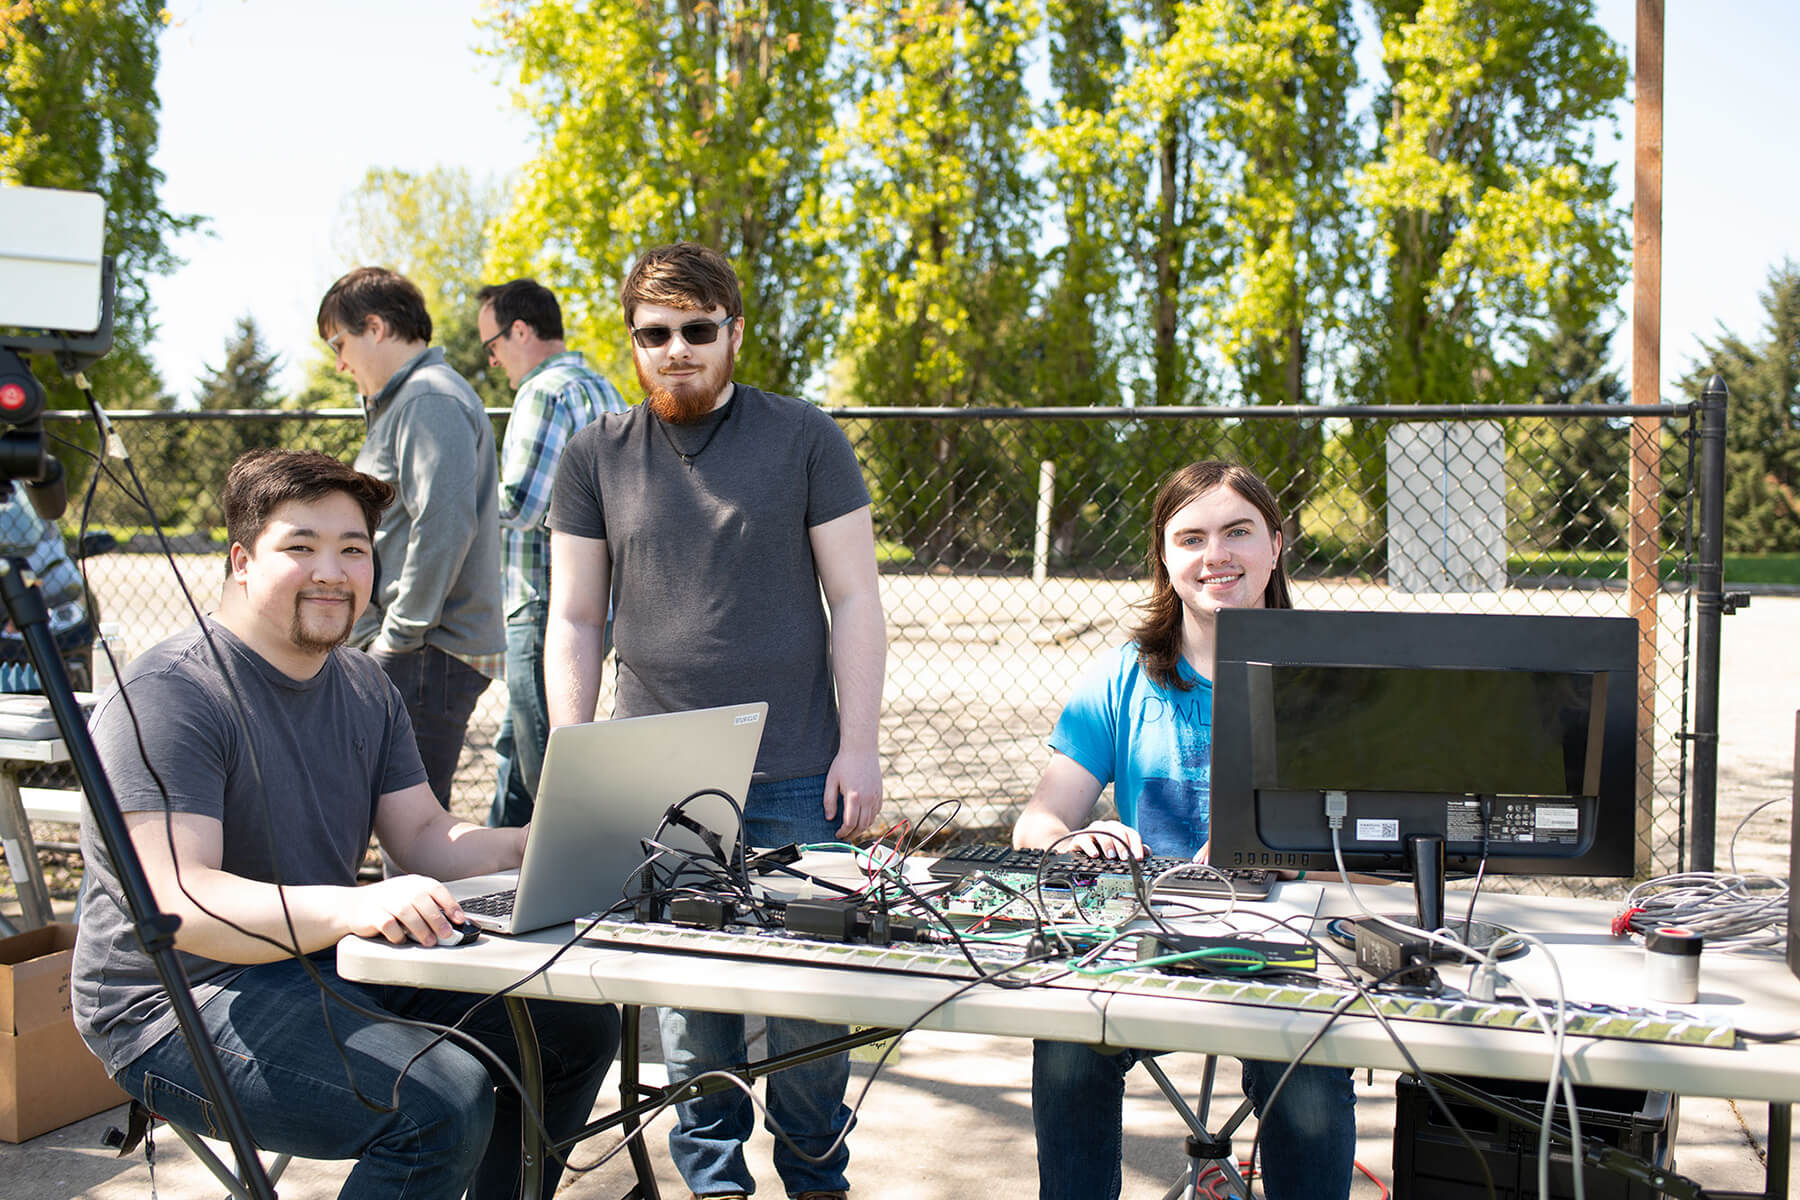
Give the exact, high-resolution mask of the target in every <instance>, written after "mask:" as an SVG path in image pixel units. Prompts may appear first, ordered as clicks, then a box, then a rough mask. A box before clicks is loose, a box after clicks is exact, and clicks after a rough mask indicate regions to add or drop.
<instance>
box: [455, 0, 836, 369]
mask: <svg viewBox="0 0 1800 1200" xmlns="http://www.w3.org/2000/svg"><path fill="white" fill-rule="evenodd" d="M836 25H837V17H836V13H835V10H834V7H833V5H832V4H831V3H829V2H828V0H503V2H502V3H501V4H500V5H499V13H498V16H497V17H496V19H495V21H494V23H493V26H492V28H493V29H494V31H495V33H496V35H497V37H498V41H499V50H500V53H501V54H502V55H503V56H505V57H506V58H508V59H510V60H511V61H512V62H513V63H515V64H516V65H517V67H518V71H519V77H520V86H521V97H522V99H523V101H524V103H525V104H526V106H527V107H528V109H529V111H530V112H531V114H532V118H533V120H534V121H535V123H536V124H537V127H538V130H539V134H540V137H541V139H542V141H541V145H540V147H539V150H538V153H537V156H536V157H535V158H534V159H533V161H532V162H531V163H530V164H529V165H528V166H527V167H526V169H525V172H524V179H523V181H522V183H521V185H520V187H519V191H518V194H517V197H516V200H515V204H514V207H513V209H512V211H511V213H510V214H509V216H508V217H507V219H506V220H505V221H504V222H503V223H502V225H501V227H500V230H499V237H498V244H497V245H496V247H495V249H494V252H493V253H492V254H491V255H490V256H489V268H490V272H491V273H492V274H495V275H496V276H501V277H506V276H512V275H520V274H535V275H537V276H538V277H539V278H540V279H543V280H544V281H545V282H546V284H548V285H550V286H552V287H554V288H556V289H557V291H558V297H559V299H560V300H561V301H562V302H563V306H564V309H565V313H566V315H567V316H568V317H569V318H570V320H571V324H573V325H574V327H575V329H576V330H577V334H576V336H577V338H578V339H579V340H580V341H581V342H583V343H584V344H585V345H587V346H590V347H594V348H595V350H596V351H597V350H598V348H599V347H601V346H620V347H622V346H623V345H624V329H623V328H622V326H621V324H620V314H619V311H618V303H617V296H618V289H619V284H620V282H621V281H622V280H623V278H624V275H625V272H626V270H627V269H628V268H629V267H630V264H631V262H632V261H633V260H634V259H635V258H636V256H637V255H638V254H639V253H641V252H642V251H643V250H645V249H647V248H649V247H650V246H652V245H655V244H658V243H662V242H673V241H680V240H691V241H699V242H704V243H706V244H707V245H710V246H713V247H714V248H716V249H718V250H720V251H721V252H723V253H724V254H725V255H726V257H728V258H729V259H730V260H731V261H732V264H733V265H734V266H735V267H736V269H737V273H738V277H739V281H740V283H741V284H742V286H743V290H744V306H745V324H746V329H747V331H748V335H747V337H746V338H745V342H744V349H743V351H742V353H741V354H740V355H739V359H738V368H737V374H738V377H739V378H741V379H744V380H745V381H746V382H750V383H754V384H756V385H758V386H761V387H767V388H770V389H772V390H775V391H781V392H787V393H790V394H791V393H795V392H799V391H801V390H803V389H804V387H805V386H806V384H807V381H808V379H809V378H810V377H811V376H812V374H813V373H814V372H815V371H817V370H819V369H820V368H821V367H822V365H823V357H824V354H825V350H826V347H827V346H828V345H829V343H830V340H831V335H832V333H833V331H834V328H835V326H836V324H837V322H838V320H839V311H838V302H839V299H840V297H841V268H840V267H839V265H838V264H837V262H836V261H835V260H834V258H833V255H832V248H831V246H830V245H829V243H828V242H827V240H826V239H825V237H824V236H823V234H822V233H821V232H820V230H819V227H818V206H819V200H820V191H821V188H822V174H821V159H822V155H823V151H824V141H825V138H826V136H827V134H828V133H829V131H830V129H831V126H832V122H833V111H832V99H831V96H832V93H831V87H832V78H833V74H832V64H831V53H832V48H833V44H834V38H835V31H836ZM559 285H560V286H559Z"/></svg>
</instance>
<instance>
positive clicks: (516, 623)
mask: <svg viewBox="0 0 1800 1200" xmlns="http://www.w3.org/2000/svg"><path fill="white" fill-rule="evenodd" d="M549 613H550V606H549V605H547V604H545V603H544V602H543V601H541V600H534V601H532V602H531V603H530V604H527V605H526V606H525V607H524V608H521V609H520V610H519V611H518V612H516V613H514V614H513V615H512V616H511V617H510V618H508V620H507V622H506V716H505V717H503V718H502V719H501V721H500V735H499V736H498V737H497V738H495V739H494V753H495V755H496V756H497V757H498V758H499V760H500V771H499V779H498V781H497V783H496V786H495V789H494V805H493V809H492V811H490V812H489V813H488V824H489V825H506V826H513V827H517V826H520V825H523V824H525V823H526V822H527V821H529V820H531V813H532V810H533V809H534V808H536V807H537V789H538V776H539V775H541V774H542V773H543V770H544V746H545V745H546V744H547V743H548V742H549V740H550V703H549V701H548V700H547V699H545V697H544V624H545V622H546V621H547V620H548V619H549Z"/></svg>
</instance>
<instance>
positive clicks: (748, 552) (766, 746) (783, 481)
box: [544, 242, 887, 1200]
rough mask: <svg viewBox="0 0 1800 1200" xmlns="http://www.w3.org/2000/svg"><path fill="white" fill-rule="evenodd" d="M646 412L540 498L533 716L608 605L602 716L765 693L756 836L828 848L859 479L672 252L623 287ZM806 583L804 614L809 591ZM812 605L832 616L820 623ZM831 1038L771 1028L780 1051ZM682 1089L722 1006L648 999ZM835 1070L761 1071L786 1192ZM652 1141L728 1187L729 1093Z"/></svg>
mask: <svg viewBox="0 0 1800 1200" xmlns="http://www.w3.org/2000/svg"><path fill="white" fill-rule="evenodd" d="M620 300H621V303H622V305H623V307H624V310H625V324H626V327H627V328H628V329H630V330H631V338H632V357H633V361H634V362H635V364H636V367H637V375H638V380H639V382H640V383H642V384H643V387H644V392H645V401H644V403H643V404H641V405H639V406H638V407H636V408H634V409H633V410H631V412H629V413H626V414H622V415H618V416H604V417H602V418H600V420H599V421H597V422H595V423H594V424H593V425H590V426H589V427H588V428H586V429H584V430H582V431H581V432H580V433H578V434H576V435H575V437H574V438H573V440H571V441H570V443H569V449H568V451H567V453H566V454H565V455H564V456H563V462H562V466H561V468H560V469H559V470H558V472H557V477H556V488H555V491H554V493H553V496H552V499H551V502H550V529H551V538H550V544H551V552H552V555H553V557H554V559H555V562H556V573H555V576H554V577H553V579H552V580H551V587H550V624H549V628H548V630H547V633H546V636H545V648H544V649H545V658H546V669H545V677H546V679H547V680H548V681H549V699H550V720H551V723H552V724H553V725H563V724H569V723H571V722H577V721H588V720H592V719H593V718H594V716H595V711H594V710H595V706H596V704H597V703H598V700H599V692H600V658H601V653H602V651H603V649H604V631H605V627H606V617H607V603H608V600H609V598H610V599H611V602H612V604H613V632H614V636H615V644H616V648H617V652H618V664H619V665H618V671H619V677H618V698H617V701H616V703H615V705H614V708H613V713H612V715H613V716H615V717H635V716H641V715H644V714H647V713H660V712H676V711H681V710H685V709H695V708H710V707H714V706H718V705H723V704H735V703H740V702H744V701H754V700H767V701H768V702H769V716H768V728H767V731H766V732H765V733H764V735H763V740H762V748H761V750H760V752H759V753H758V756H757V762H756V773H755V776H754V777H753V779H752V782H751V784H750V788H749V792H748V794H747V795H746V796H745V799H744V830H743V835H744V840H745V842H746V843H747V844H749V845H754V846H780V845H784V844H786V843H788V842H801V843H805V842H825V841H832V840H837V839H842V838H849V837H852V836H854V835H855V834H857V833H858V832H860V831H862V830H863V829H866V828H867V827H868V826H869V824H870V822H872V821H873V820H874V819H875V816H876V814H877V812H879V811H880V808H881V767H880V762H879V759H878V757H877V754H876V727H877V718H878V716H879V712H880V708H881V686H882V676H883V671H884V667H885V661H886V656H887V634H886V626H885V623H884V620H883V617H882V611H881V596H880V592H879V588H878V585H877V577H876V572H875V540H874V531H873V525H872V523H871V520H870V513H869V492H868V488H867V487H866V486H865V485H864V483H863V478H862V472H861V470H860V468H859V467H858V465H857V462H856V458H855V456H854V455H853V454H852V453H851V450H850V443H849V441H848V440H847V439H846V438H845V437H844V435H843V432H842V431H841V430H839V429H838V427H837V425H836V424H835V423H834V422H833V421H832V420H831V418H829V417H827V416H826V415H825V414H824V413H822V412H820V411H819V410H818V409H817V408H815V407H814V406H812V405H810V404H807V403H805V402H804V401H800V400H795V399H792V398H790V397H787V396H777V395H772V394H770V393H768V392H763V391H760V390H758V389H756V388H753V387H747V386H745V385H744V384H741V383H736V382H734V381H733V380H732V368H733V366H734V364H735V361H736V356H737V350H738V347H739V346H741V345H742V344H743V340H744V320H743V311H744V310H743V301H742V299H741V298H740V295H739V290H738V281H737V277H736V275H735V274H733V272H732V269H731V265H730V264H729V263H728V262H726V261H725V259H724V258H723V257H722V256H720V255H719V254H718V253H717V252H715V251H713V250H710V249H708V248H706V247H704V246H698V245H694V244H692V243H688V242H683V243H680V244H677V245H673V246H662V247H659V248H657V249H655V250H651V251H649V252H648V253H647V254H645V255H644V256H643V257H642V258H640V259H639V260H638V262H637V264H636V265H635V266H633V267H632V269H631V273H630V274H629V275H628V276H627V277H626V280H625V285H624V288H623V289H622V292H621V295H620ZM821 591H822V592H823V595H824V600H823V603H821V601H820V593H821ZM827 609H829V614H830V621H829V624H828V623H827V620H826V616H827ZM844 1032H845V1030H844V1029H843V1027H842V1026H837V1027H832V1026H821V1025H818V1024H814V1023H811V1022H805V1021H793V1020H783V1019H771V1020H770V1021H769V1023H768V1048H769V1051H770V1052H771V1053H774V1054H784V1053H787V1052H788V1051H791V1050H794V1049H796V1048H799V1047H802V1046H805V1045H808V1044H811V1043H815V1042H819V1041H823V1040H825V1039H826V1038H827V1037H832V1036H838V1035H841V1034H843V1033H844ZM662 1034H663V1056H664V1061H665V1062H666V1063H667V1064H668V1068H669V1075H670V1078H671V1079H674V1080H679V1079H684V1078H688V1077H690V1076H693V1075H696V1074H699V1073H700V1072H702V1071H707V1070H711V1069H715V1068H720V1067H728V1066H731V1065H732V1064H735V1063H741V1062H744V1061H745V1060H746V1054H745V1049H744V1021H743V1018H742V1017H741V1016H737V1015H734V1014H721V1013H701V1012H686V1011H682V1010H678V1009H665V1010H663V1013H662ZM849 1071H850V1068H849V1060H848V1056H846V1055H837V1056H834V1057H832V1058H828V1059H825V1060H822V1061H819V1062H814V1063H810V1064H807V1065H805V1066H800V1067H794V1068H791V1069H789V1070H785V1071H780V1072H777V1073H776V1074H774V1075H772V1076H770V1077H769V1085H768V1089H769V1090H768V1096H769V1118H770V1122H771V1124H773V1125H779V1126H780V1128H781V1129H782V1131H783V1132H784V1133H785V1134H786V1135H787V1136H788V1137H790V1138H792V1139H793V1141H794V1143H795V1144H796V1145H798V1146H799V1147H800V1149H801V1150H803V1151H804V1152H805V1153H806V1154H807V1155H810V1156H812V1157H814V1158H818V1159H821V1160H822V1161H819V1162H817V1163H814V1162H808V1161H807V1160H806V1159H805V1158H802V1157H801V1156H799V1155H797V1154H795V1153H794V1152H793V1151H792V1150H790V1149H789V1148H788V1146H787V1145H786V1144H785V1143H784V1142H782V1141H780V1140H779V1139H778V1140H777V1141H776V1144H775V1148H774V1158H775V1167H776V1170H777V1171H778V1172H779V1173H780V1175H781V1182H782V1185H783V1190H784V1191H785V1192H786V1193H787V1194H788V1195H790V1196H796V1197H802V1198H808V1200H831V1198H833V1197H837V1198H841V1197H842V1196H843V1195H844V1191H845V1189H846V1188H847V1187H848V1186H849V1184H848V1182H847V1180H846V1179H845V1174H844V1171H845V1167H846V1166H847V1165H848V1162H849V1157H850V1155H849V1150H848V1148H847V1147H846V1146H845V1145H844V1144H843V1142H842V1141H841V1140H840V1137H841V1135H842V1134H843V1133H844V1131H845V1130H846V1128H847V1125H848V1122H849V1119H850V1110H849V1109H848V1108H846V1107H845V1105H844V1102H843V1096H844V1087H845V1084H846V1083H847V1082H848V1079H849ZM678 1116H679V1120H678V1122H677V1125H676V1128H675V1129H674V1131H673V1132H671V1133H670V1135H669V1149H670V1153H671V1156H672V1157H673V1158H674V1160H675V1164H676V1166H677V1167H678V1168H679V1169H680V1170H681V1173H682V1176H683V1178H684V1179H686V1181H687V1184H688V1187H689V1188H690V1189H692V1191H693V1192H694V1194H695V1195H696V1196H732V1197H741V1196H745V1195H747V1194H748V1193H749V1192H750V1191H751V1190H752V1189H753V1188H754V1187H755V1181H754V1180H753V1179H751V1177H750V1170H749V1167H748V1165H747V1164H746V1162H745V1159H744V1151H743V1143H744V1142H745V1141H746V1140H748V1138H749V1137H750V1135H751V1133H752V1132H753V1131H754V1128H755V1123H754V1122H755V1112H754V1110H753V1108H752V1106H751V1103H750V1101H749V1099H748V1098H747V1097H746V1096H745V1095H744V1094H743V1093H742V1092H740V1091H738V1090H737V1089H736V1088H729V1089H726V1090H724V1091H721V1092H717V1093H714V1094H712V1095H709V1096H703V1097H701V1098H699V1099H696V1100H690V1101H687V1102H686V1103H683V1104H681V1105H679V1106H678Z"/></svg>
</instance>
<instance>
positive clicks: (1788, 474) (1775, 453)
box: [1681, 259, 1800, 553]
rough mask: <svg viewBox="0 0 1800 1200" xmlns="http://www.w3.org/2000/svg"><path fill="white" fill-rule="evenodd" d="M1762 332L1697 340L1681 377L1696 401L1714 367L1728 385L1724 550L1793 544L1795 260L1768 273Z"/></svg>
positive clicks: (1799, 269)
mask: <svg viewBox="0 0 1800 1200" xmlns="http://www.w3.org/2000/svg"><path fill="white" fill-rule="evenodd" d="M1762 302H1763V308H1764V310H1765V311H1766V312H1767V313H1768V325H1767V331H1768V336H1767V338H1766V339H1765V340H1764V341H1762V342H1760V343H1757V344H1751V343H1749V342H1746V341H1744V340H1743V339H1742V338H1740V337H1738V336H1737V335H1736V334H1734V333H1731V332H1729V331H1727V332H1725V333H1723V334H1721V335H1720V337H1719V338H1718V339H1717V340H1716V341H1712V342H1704V341H1703V342H1702V343H1701V354H1700V356H1699V357H1698V358H1696V359H1695V360H1694V361H1693V363H1692V365H1691V368H1690V370H1689V371H1688V374H1687V375H1686V377H1685V378H1683V380H1682V382H1681V386H1682V390H1683V391H1685V392H1686V393H1687V394H1688V395H1689V396H1691V397H1693V398H1694V399H1696V400H1697V399H1699V398H1700V394H1701V391H1702V390H1703V389H1704V388H1705V387H1706V382H1707V380H1708V379H1709V378H1711V377H1712V375H1713V374H1714V373H1715V372H1716V373H1718V374H1719V375H1720V376H1722V377H1723V378H1724V380H1725V386H1726V387H1727V388H1729V389H1730V390H1731V399H1730V401H1729V402H1728V404H1727V407H1726V410H1725V411H1726V429H1725V457H1726V469H1725V549H1726V550H1728V551H1737V552H1740V553H1745V552H1748V553H1758V552H1764V551H1778V550H1780V551H1792V550H1800V264H1796V263H1794V262H1793V260H1791V259H1790V260H1788V261H1785V262H1783V263H1782V264H1781V265H1780V266H1778V267H1775V268H1774V269H1772V270H1771V271H1770V272H1769V286H1768V288H1767V290H1766V291H1764V292H1763V295H1762Z"/></svg>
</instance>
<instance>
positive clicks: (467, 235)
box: [306, 167, 512, 407]
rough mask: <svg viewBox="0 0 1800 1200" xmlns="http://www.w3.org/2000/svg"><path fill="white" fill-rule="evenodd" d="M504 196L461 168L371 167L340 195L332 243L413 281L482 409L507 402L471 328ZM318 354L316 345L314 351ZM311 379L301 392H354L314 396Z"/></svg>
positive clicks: (435, 333) (435, 331)
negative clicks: (346, 193) (336, 233)
mask: <svg viewBox="0 0 1800 1200" xmlns="http://www.w3.org/2000/svg"><path fill="white" fill-rule="evenodd" d="M504 196H505V190H504V188H503V187H502V186H501V185H500V184H499V183H498V182H496V181H494V180H492V179H477V178H476V177H475V176H473V175H472V174H470V173H469V172H468V171H466V170H463V169H461V168H450V167H435V168H433V169H432V170H429V171H403V170H399V169H397V168H392V167H371V168H370V169H369V170H368V172H367V173H366V174H364V176H363V179H362V182H361V183H360V184H358V185H357V187H356V189H355V190H354V191H352V192H351V193H350V195H349V196H348V197H346V198H345V200H344V204H343V210H342V213H341V217H342V219H341V220H340V222H339V229H340V230H342V234H341V240H342V244H341V245H339V246H338V247H337V249H338V250H339V252H340V253H341V254H343V256H344V259H345V261H346V263H351V264H358V265H369V266H382V267H388V268H390V269H391V270H395V271H398V272H400V273H401V274H402V275H405V276H406V277H407V278H408V279H410V280H412V281H413V282H414V283H416V284H418V286H419V290H420V291H421V292H423V293H424V295H425V307H426V309H427V311H429V312H430V313H431V322H432V341H433V342H434V343H435V344H437V345H439V346H441V347H443V350H444V359H445V361H446V362H448V363H449V364H450V366H452V367H454V368H455V369H456V370H457V371H458V372H460V373H461V375H462V376H463V378H465V379H467V380H468V381H469V382H470V383H471V384H472V385H473V386H474V388H475V390H476V392H477V393H479V394H480V396H481V399H482V403H484V404H486V405H489V406H490V407H492V406H500V407H505V406H508V405H510V404H511V403H512V391H511V389H510V388H509V387H508V386H507V382H506V379H505V377H504V376H501V375H499V374H498V373H497V372H494V371H490V370H489V368H488V363H487V353H486V352H485V351H483V350H482V348H481V335H480V334H478V333H477V332H476V327H475V317H476V312H477V305H476V302H475V293H476V292H478V291H480V290H481V286H482V283H483V277H482V268H483V261H484V259H485V258H486V255H487V251H488V246H489V244H490V241H491V238H492V235H493V231H494V228H495V226H496V224H497V223H498V221H499V217H500V213H501V211H502V208H503V205H504ZM326 356H327V355H326V351H324V349H323V348H322V347H321V350H320V357H321V358H324V357H326ZM327 365H328V366H332V365H334V364H327ZM319 382H322V380H320V378H319V373H318V372H314V373H313V375H312V379H311V380H310V381H309V387H308V390H307V393H306V394H307V395H308V396H309V398H317V399H321V400H327V399H332V398H338V399H340V400H341V397H342V396H343V395H344V394H346V393H347V394H349V395H354V389H353V388H350V389H346V392H345V393H337V392H336V390H335V389H329V388H327V389H325V390H324V393H323V394H320V392H319V390H317V389H316V388H315V387H314V386H311V385H312V384H315V383H319ZM351 402H352V403H354V401H353V400H352V401H351Z"/></svg>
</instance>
